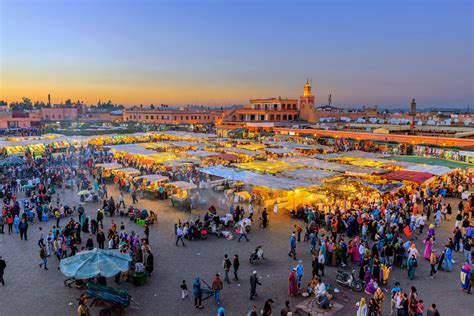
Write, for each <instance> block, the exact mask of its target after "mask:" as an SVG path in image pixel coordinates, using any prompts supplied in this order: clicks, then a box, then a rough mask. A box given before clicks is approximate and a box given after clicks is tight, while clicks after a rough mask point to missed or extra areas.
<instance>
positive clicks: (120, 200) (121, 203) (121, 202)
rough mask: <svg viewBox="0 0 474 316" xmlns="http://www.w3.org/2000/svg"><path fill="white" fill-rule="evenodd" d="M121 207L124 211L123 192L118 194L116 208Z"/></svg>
mask: <svg viewBox="0 0 474 316" xmlns="http://www.w3.org/2000/svg"><path fill="white" fill-rule="evenodd" d="M122 205H123V208H124V209H125V208H126V206H125V199H124V197H123V192H120V195H119V204H118V207H119V208H120V206H122Z"/></svg>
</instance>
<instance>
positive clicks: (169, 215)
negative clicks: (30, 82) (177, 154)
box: [0, 185, 474, 316]
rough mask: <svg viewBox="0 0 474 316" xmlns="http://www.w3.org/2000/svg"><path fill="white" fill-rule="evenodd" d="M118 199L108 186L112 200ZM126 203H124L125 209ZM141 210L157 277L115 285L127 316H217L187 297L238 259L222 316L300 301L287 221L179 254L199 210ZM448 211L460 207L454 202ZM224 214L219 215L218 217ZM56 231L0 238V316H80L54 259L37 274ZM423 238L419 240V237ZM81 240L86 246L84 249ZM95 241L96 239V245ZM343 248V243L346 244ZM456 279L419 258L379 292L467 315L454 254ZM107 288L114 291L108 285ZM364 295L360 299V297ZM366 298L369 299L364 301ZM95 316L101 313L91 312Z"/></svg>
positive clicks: (196, 244) (445, 229)
mask: <svg viewBox="0 0 474 316" xmlns="http://www.w3.org/2000/svg"><path fill="white" fill-rule="evenodd" d="M110 194H111V195H112V196H114V197H117V196H118V191H117V190H116V189H115V188H113V187H112V186H110V185H109V195H110ZM61 201H62V202H63V201H64V202H66V203H68V204H69V205H76V204H77V203H78V198H77V192H76V191H74V192H71V191H68V192H67V193H65V194H63V196H62V197H61ZM130 202H131V199H130V197H129V196H127V197H126V203H127V205H128V203H130ZM139 205H140V206H141V207H144V208H147V209H150V210H154V211H157V214H158V222H157V223H155V224H154V225H152V226H151V229H150V230H151V232H150V245H151V249H152V252H153V254H154V257H155V270H154V273H153V275H152V276H151V277H150V278H149V279H148V280H147V283H146V284H145V285H143V286H140V287H137V286H134V285H132V284H131V283H123V284H120V285H118V287H121V288H127V289H129V290H130V293H131V295H132V296H133V300H134V303H136V304H133V305H136V306H137V308H130V309H128V310H127V312H126V315H183V316H184V315H216V314H217V309H216V307H215V306H214V304H213V303H214V302H213V299H212V298H210V299H208V300H206V301H205V302H204V303H203V305H204V309H202V310H196V309H195V307H194V302H193V298H192V294H191V289H192V280H193V278H194V277H195V276H199V277H201V278H202V279H204V280H205V281H207V282H208V283H209V284H210V282H211V281H212V278H213V276H214V275H215V273H217V272H219V273H223V268H222V260H223V256H224V254H228V255H229V256H230V257H232V256H233V255H234V254H238V255H239V257H240V261H241V267H240V270H239V278H240V281H239V282H236V281H232V283H231V284H230V285H227V284H224V289H223V291H222V293H221V304H222V306H224V307H225V309H226V312H227V315H246V313H247V312H248V310H249V309H250V307H251V306H253V304H255V305H257V307H258V310H261V309H262V308H263V304H264V302H265V300H266V299H267V298H270V297H271V298H272V299H273V300H274V301H275V304H274V309H273V311H274V315H279V311H280V308H281V307H282V306H283V304H284V302H285V300H287V299H289V301H290V305H291V307H292V308H294V307H295V306H296V304H298V303H300V302H301V301H303V298H302V297H297V298H289V296H288V281H287V280H288V274H289V271H290V269H291V268H293V267H294V266H295V265H296V263H295V261H293V260H291V259H290V258H289V257H288V255H287V253H288V250H289V235H290V233H291V231H292V227H293V224H294V223H300V224H301V222H299V221H296V220H292V219H290V217H289V216H288V215H287V214H278V215H274V214H271V216H270V225H269V227H268V228H267V229H263V228H259V227H258V225H256V224H254V225H253V226H252V229H251V232H250V234H249V235H248V236H249V238H250V242H245V241H243V242H240V243H238V242H237V240H232V241H229V240H226V239H224V238H217V237H215V236H213V235H211V236H210V237H209V238H208V239H207V240H202V241H191V242H187V243H186V245H187V247H181V246H180V247H176V246H175V236H174V224H175V223H176V222H177V221H178V219H181V220H185V219H187V218H190V219H194V218H195V217H196V215H197V214H198V213H201V214H203V213H204V210H200V211H193V214H191V215H189V216H188V215H187V214H184V213H183V212H182V211H180V210H177V209H175V208H173V207H171V205H170V202H169V201H167V200H166V201H152V200H146V199H141V200H140V202H139ZM452 205H457V201H456V200H453V201H452ZM98 207H99V205H98V204H92V203H87V204H86V212H87V214H88V215H90V216H91V217H95V214H96V211H97V208H98ZM219 212H220V213H221V214H223V213H224V211H223V210H219ZM113 219H114V220H115V221H116V222H117V223H118V224H119V223H120V221H124V223H125V225H126V228H127V231H132V230H135V231H136V232H137V233H138V234H141V235H143V228H142V227H139V226H137V225H136V224H134V223H132V222H130V221H129V220H128V218H121V217H114V218H113ZM104 224H105V226H104V228H108V225H109V224H110V218H109V217H107V219H106V221H105V223H104ZM52 225H54V221H49V222H48V223H41V224H38V223H37V222H35V223H34V224H32V225H30V229H29V240H28V241H27V242H25V241H21V240H20V238H19V236H18V235H17V234H15V235H8V234H5V235H0V255H2V256H3V257H4V259H5V260H6V262H7V269H6V270H5V282H6V286H5V287H2V286H0V315H38V316H39V315H74V314H75V313H76V309H77V299H78V298H79V295H80V294H81V293H82V292H83V291H82V290H78V289H75V288H66V287H64V285H63V280H64V279H65V277H64V276H63V274H62V273H61V272H60V271H58V269H57V266H58V261H57V259H56V258H55V257H50V258H49V262H48V263H49V264H50V269H49V270H48V271H45V270H44V269H41V268H39V267H38V263H39V261H40V259H39V256H38V246H37V244H36V243H37V239H38V236H39V234H38V227H39V226H42V227H43V229H44V230H47V229H49V228H51V227H52ZM453 227H454V221H451V222H443V223H442V225H441V228H438V229H437V232H436V233H437V235H436V237H437V240H439V242H438V243H437V245H436V247H435V248H436V249H438V250H440V249H441V246H442V245H444V242H445V241H446V239H447V238H448V237H449V236H451V231H452V229H453ZM423 237H424V235H423ZM85 239H86V238H85V235H84V234H83V243H85ZM94 241H95V239H94ZM346 241H347V238H346ZM258 245H263V246H264V250H265V257H266V260H264V261H263V262H259V263H257V264H255V265H250V264H249V263H248V257H249V253H250V252H251V251H252V250H254V248H255V247H256V246H258ZM417 245H418V249H419V251H420V253H421V252H422V251H423V249H424V248H423V245H422V238H421V237H420V238H418V241H417ZM297 254H298V257H299V258H301V259H302V260H303V262H304V265H305V275H304V279H303V283H304V284H306V283H307V282H308V281H309V279H310V278H311V257H310V254H309V244H308V243H304V242H302V243H300V244H298V247H297ZM454 260H456V263H455V265H454V269H453V272H450V273H446V272H443V271H440V272H438V273H437V275H436V278H435V279H431V278H430V277H429V270H430V269H429V268H430V267H429V264H428V262H427V261H426V260H425V259H423V258H420V260H419V266H418V269H417V271H416V278H415V280H414V281H410V280H409V279H408V277H407V271H406V270H400V269H399V268H395V270H394V271H393V272H392V273H391V275H390V281H389V284H388V285H386V286H384V287H386V288H387V289H388V290H389V289H390V288H391V286H392V285H393V283H394V281H395V280H398V281H399V282H400V283H401V284H402V288H403V289H404V290H406V291H409V287H410V286H416V287H417V289H418V293H419V296H420V297H421V299H423V300H424V301H425V305H426V306H427V308H428V306H429V305H430V304H431V303H433V302H434V303H436V304H437V305H438V306H439V310H440V312H441V314H442V315H448V314H449V315H457V316H461V315H472V311H473V306H474V298H473V296H471V295H467V294H466V293H465V292H462V291H461V290H460V282H459V270H460V264H461V262H462V256H461V255H460V254H457V253H455V254H454ZM253 270H256V271H257V272H258V275H259V276H260V278H261V279H260V282H261V283H262V286H260V287H258V288H257V293H258V296H257V298H256V300H255V301H250V300H249V276H250V274H251V273H252V271H253ZM182 280H186V281H187V283H188V287H189V289H190V297H188V298H187V299H185V300H181V296H180V289H179V285H180V283H181V281H182ZM323 281H324V282H329V283H330V284H331V285H332V286H336V287H337V288H339V289H340V290H341V293H340V294H339V295H338V297H340V298H341V300H338V302H339V303H342V304H344V308H343V309H342V310H340V311H338V312H337V313H336V314H337V315H355V313H356V310H355V308H354V304H355V302H356V301H357V300H358V299H360V297H361V295H362V294H360V293H354V292H350V291H349V290H348V289H347V288H345V287H341V286H338V285H335V268H333V267H326V269H325V277H324V278H323ZM108 285H111V286H113V287H117V285H116V284H115V283H114V282H113V280H112V279H110V280H108ZM364 295H365V294H364ZM365 296H366V297H367V295H365ZM386 296H387V298H386V300H385V302H384V312H383V315H388V314H389V305H390V303H389V293H386ZM92 312H93V315H98V312H99V309H98V308H93V309H92Z"/></svg>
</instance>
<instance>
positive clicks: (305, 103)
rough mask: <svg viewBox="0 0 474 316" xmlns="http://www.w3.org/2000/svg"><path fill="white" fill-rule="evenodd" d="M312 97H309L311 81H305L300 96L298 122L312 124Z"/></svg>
mask: <svg viewBox="0 0 474 316" xmlns="http://www.w3.org/2000/svg"><path fill="white" fill-rule="evenodd" d="M314 114H315V109H314V95H311V81H310V80H309V79H307V80H306V84H305V85H304V91H303V95H302V96H300V115H299V118H300V120H303V121H308V122H313V121H314Z"/></svg>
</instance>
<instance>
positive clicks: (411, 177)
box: [376, 170, 433, 183]
mask: <svg viewBox="0 0 474 316" xmlns="http://www.w3.org/2000/svg"><path fill="white" fill-rule="evenodd" d="M376 175H377V176H380V177H382V178H384V179H388V180H397V181H412V182H416V183H423V182H425V181H427V180H429V179H431V178H432V177H433V174H431V173H428V172H416V171H408V170H395V171H389V172H385V173H378V174H376Z"/></svg>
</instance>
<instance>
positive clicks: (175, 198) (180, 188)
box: [166, 181, 197, 209]
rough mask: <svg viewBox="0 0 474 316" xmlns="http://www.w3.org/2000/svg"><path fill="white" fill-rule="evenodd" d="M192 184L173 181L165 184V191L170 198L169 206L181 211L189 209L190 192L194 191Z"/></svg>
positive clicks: (194, 186) (194, 187)
mask: <svg viewBox="0 0 474 316" xmlns="http://www.w3.org/2000/svg"><path fill="white" fill-rule="evenodd" d="M196 188H197V186H196V185H195V184H194V183H190V182H185V181H174V182H170V183H167V184H166V191H167V193H168V196H169V197H170V200H171V204H172V205H173V206H174V207H178V208H181V209H186V208H188V204H189V207H190V208H191V190H193V189H196Z"/></svg>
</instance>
